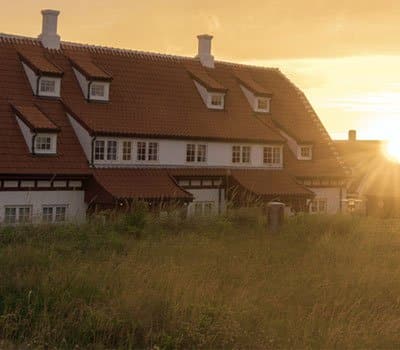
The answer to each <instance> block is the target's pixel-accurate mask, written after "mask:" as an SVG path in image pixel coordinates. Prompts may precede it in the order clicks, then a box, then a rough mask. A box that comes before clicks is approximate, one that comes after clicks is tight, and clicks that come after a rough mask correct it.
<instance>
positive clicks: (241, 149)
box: [232, 146, 251, 163]
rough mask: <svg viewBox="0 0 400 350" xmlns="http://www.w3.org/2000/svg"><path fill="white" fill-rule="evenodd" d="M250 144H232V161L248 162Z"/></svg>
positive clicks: (249, 160)
mask: <svg viewBox="0 0 400 350" xmlns="http://www.w3.org/2000/svg"><path fill="white" fill-rule="evenodd" d="M250 162H251V147H250V146H232V163H250Z"/></svg>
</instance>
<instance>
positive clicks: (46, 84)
mask: <svg viewBox="0 0 400 350" xmlns="http://www.w3.org/2000/svg"><path fill="white" fill-rule="evenodd" d="M55 91H56V82H55V81H54V80H50V79H41V80H40V92H41V93H42V92H45V93H54V92H55Z"/></svg>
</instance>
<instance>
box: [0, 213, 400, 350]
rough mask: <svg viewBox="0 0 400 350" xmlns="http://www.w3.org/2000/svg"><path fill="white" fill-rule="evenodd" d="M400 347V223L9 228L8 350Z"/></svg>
mask: <svg viewBox="0 0 400 350" xmlns="http://www.w3.org/2000/svg"><path fill="white" fill-rule="evenodd" d="M399 347H400V221H396V220H378V219H371V218H358V217H350V216H337V217H328V216H312V217H311V216H298V217H294V218H291V219H290V220H288V221H287V222H286V223H285V226H284V227H283V228H282V230H281V232H280V233H279V234H273V233H268V232H267V231H266V229H265V219H264V218H263V217H262V216H260V215H259V214H257V213H253V212H250V211H239V212H235V213H231V214H230V215H228V216H226V217H217V218H206V219H198V220H187V221H183V220H181V219H179V218H177V217H164V218H154V217H152V216H151V215H150V214H147V213H144V212H143V213H142V212H140V211H139V212H138V213H137V214H130V215H127V216H121V217H115V218H113V220H110V221H108V222H104V221H103V220H101V219H96V218H95V219H93V220H92V221H91V222H88V223H86V224H82V225H59V226H44V225H43V226H41V225H39V226H20V227H15V228H10V227H3V228H0V348H5V349H7V348H9V349H13V348H18V349H20V348H26V349H73V348H76V349H136V348H140V349H188V348H198V349H202V348H203V349H210V348H212V349H214V348H226V349H311V348H312V349H316V348H324V349H329V348H342V349H343V348H362V349H379V348H399Z"/></svg>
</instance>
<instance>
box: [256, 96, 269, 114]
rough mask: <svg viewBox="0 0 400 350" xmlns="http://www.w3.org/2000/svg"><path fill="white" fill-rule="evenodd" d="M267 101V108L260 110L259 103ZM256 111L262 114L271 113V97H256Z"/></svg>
mask: <svg viewBox="0 0 400 350" xmlns="http://www.w3.org/2000/svg"><path fill="white" fill-rule="evenodd" d="M260 101H265V102H266V104H267V108H259V102H260ZM254 110H255V111H256V112H261V113H269V112H270V110H271V98H270V97H262V96H255V97H254Z"/></svg>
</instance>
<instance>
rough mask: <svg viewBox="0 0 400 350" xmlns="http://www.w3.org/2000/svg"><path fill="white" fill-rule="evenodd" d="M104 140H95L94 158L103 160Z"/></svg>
mask: <svg viewBox="0 0 400 350" xmlns="http://www.w3.org/2000/svg"><path fill="white" fill-rule="evenodd" d="M104 153H105V141H102V140H97V141H96V142H95V147H94V159H95V160H104Z"/></svg>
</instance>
